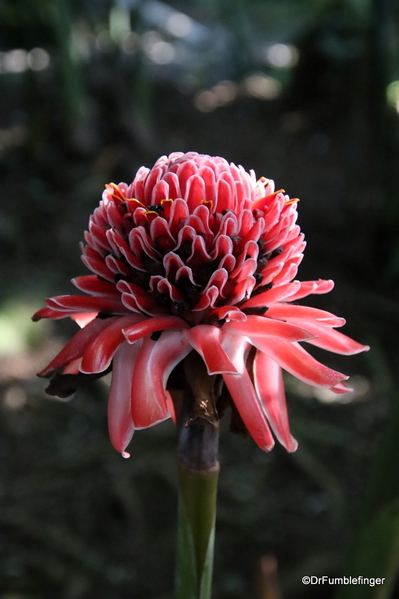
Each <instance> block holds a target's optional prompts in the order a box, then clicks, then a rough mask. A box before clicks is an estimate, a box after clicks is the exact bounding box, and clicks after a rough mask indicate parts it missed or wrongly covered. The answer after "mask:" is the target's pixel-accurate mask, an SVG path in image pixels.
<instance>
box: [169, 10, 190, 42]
mask: <svg viewBox="0 0 399 599" xmlns="http://www.w3.org/2000/svg"><path fill="white" fill-rule="evenodd" d="M165 27H166V29H167V30H168V31H169V33H171V34H172V35H175V36H176V37H186V36H188V35H189V34H190V32H191V29H192V21H191V19H190V17H188V16H187V15H185V14H183V13H182V12H177V13H174V14H172V15H171V16H170V17H169V18H168V19H167V21H166V25H165Z"/></svg>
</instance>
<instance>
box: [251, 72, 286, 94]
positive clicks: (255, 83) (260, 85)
mask: <svg viewBox="0 0 399 599" xmlns="http://www.w3.org/2000/svg"><path fill="white" fill-rule="evenodd" d="M244 89H245V91H246V93H247V94H248V95H249V96H252V97H254V98H258V99H259V100H274V99H275V98H278V96H279V95H280V93H281V84H280V82H279V81H277V79H274V77H269V76H268V75H265V74H264V73H254V74H253V75H250V76H249V77H247V78H246V79H245V81H244Z"/></svg>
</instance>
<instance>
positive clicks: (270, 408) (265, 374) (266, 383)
mask: <svg viewBox="0 0 399 599" xmlns="http://www.w3.org/2000/svg"><path fill="white" fill-rule="evenodd" d="M253 373H254V382H255V389H256V392H257V394H258V397H259V398H260V400H261V402H262V406H263V409H264V410H265V413H266V416H267V419H268V421H269V423H270V426H271V427H272V430H273V432H274V434H275V435H276V437H277V439H278V440H279V441H280V443H281V444H282V445H283V446H284V447H285V448H286V449H287V451H295V450H296V448H297V447H298V443H297V442H296V441H295V439H294V438H293V437H292V436H291V433H290V425H289V421H288V414H287V405H286V401H285V392H284V381H283V375H282V372H281V368H280V366H279V365H278V364H277V362H275V361H274V360H272V359H271V358H270V357H269V356H267V355H266V354H264V353H263V352H261V351H257V352H256V355H255V359H254V365H253Z"/></svg>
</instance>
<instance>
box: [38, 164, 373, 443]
mask: <svg viewBox="0 0 399 599" xmlns="http://www.w3.org/2000/svg"><path fill="white" fill-rule="evenodd" d="M296 218H297V200H296V199H294V200H292V199H290V198H289V197H288V196H287V195H286V194H285V192H284V190H279V191H275V189H274V183H273V181H270V180H268V179H265V178H261V179H259V180H256V178H255V174H254V172H253V171H251V172H250V173H247V172H246V171H245V170H244V169H243V168H242V167H241V166H238V167H237V166H236V165H234V164H229V163H228V162H227V161H226V160H224V159H223V158H220V157H210V156H206V155H200V154H197V153H195V152H190V153H187V154H183V153H173V154H171V155H170V156H168V157H166V156H163V157H162V158H160V159H159V160H158V161H157V162H156V163H155V165H154V167H153V168H152V169H148V168H144V167H142V168H140V169H139V171H138V172H137V174H136V177H135V179H134V181H133V182H132V184H131V185H127V184H125V183H120V184H119V185H115V184H113V183H112V184H110V185H107V186H106V189H105V191H104V193H103V199H102V201H101V203H100V205H99V207H98V208H96V209H95V211H94V213H93V215H92V216H91V218H90V223H89V232H86V233H85V243H86V245H84V247H83V256H82V260H83V262H84V264H85V265H86V266H87V268H88V269H89V270H91V271H92V273H94V274H92V275H88V276H81V277H77V278H76V279H74V280H73V281H72V282H73V284H74V285H75V286H76V287H77V288H78V289H79V290H80V291H82V292H84V293H86V294H87V295H62V296H57V297H53V298H50V299H48V300H46V308H43V309H42V310H39V311H38V312H37V313H36V314H35V315H34V317H33V318H34V320H39V319H40V318H53V319H59V318H65V317H71V318H73V319H74V320H76V321H77V322H78V324H80V325H81V326H82V327H83V328H82V329H81V330H80V331H79V332H78V333H76V334H75V336H74V337H73V338H72V339H71V340H70V341H69V342H68V343H67V345H66V346H65V347H64V348H63V350H62V351H61V352H60V353H59V354H58V355H57V356H56V357H55V358H54V360H53V361H52V362H51V363H50V364H49V365H48V366H47V367H46V368H45V369H44V370H43V371H42V372H40V373H39V376H42V377H52V381H51V383H50V387H49V389H48V392H49V393H50V394H56V395H60V396H67V395H69V394H71V393H72V392H73V391H74V390H75V389H76V387H77V386H78V385H80V384H81V383H82V382H84V380H85V379H88V380H90V379H92V378H96V377H99V376H102V375H103V374H105V373H107V372H108V371H109V370H110V369H111V367H112V382H111V388H110V394H109V403H108V422H109V431H110V437H111V441H112V443H113V445H114V447H115V448H116V449H117V450H118V451H120V452H122V454H124V455H128V454H125V452H124V450H125V448H126V447H127V445H128V443H129V442H130V440H131V438H132V435H133V432H134V430H135V429H142V428H146V427H149V426H152V425H154V424H157V423H158V422H161V421H163V420H165V419H166V418H168V417H170V416H171V415H172V416H174V407H173V401H172V397H171V392H170V389H169V387H168V379H169V376H170V375H171V373H172V371H173V370H174V369H175V368H176V367H177V366H178V364H179V363H180V362H182V361H183V360H184V358H185V357H186V356H187V355H188V354H189V353H190V352H192V351H193V350H195V351H196V352H197V353H198V354H199V355H200V356H201V358H202V360H203V361H204V363H205V365H206V368H207V371H208V374H209V375H220V376H221V377H222V378H223V382H224V391H223V392H222V398H223V402H221V403H224V404H226V398H227V402H229V403H230V405H231V407H232V409H233V411H234V414H235V417H236V419H237V413H238V415H239V416H238V421H239V423H240V425H241V428H243V429H247V430H248V431H249V433H250V434H251V435H252V437H253V439H254V440H255V441H256V443H257V444H258V445H259V446H260V447H261V448H262V449H264V450H266V451H269V450H270V449H271V448H272V447H273V445H274V437H273V434H272V432H273V433H274V436H275V437H276V438H277V439H278V440H279V441H280V443H281V444H282V445H283V446H284V447H285V448H286V449H287V450H288V451H294V450H295V449H296V447H297V443H296V441H295V439H294V438H293V437H292V436H291V433H290V428H289V422H288V416H287V408H286V401H285V393H284V385H283V378H282V369H284V370H286V371H288V372H290V373H291V374H292V375H294V376H295V377H297V378H298V379H300V380H301V381H304V382H306V383H308V384H310V385H314V386H316V387H328V388H331V389H332V390H333V391H335V392H336V393H344V392H346V391H350V389H348V388H347V387H345V385H344V383H343V381H345V380H346V379H347V378H348V377H347V376H345V375H344V374H341V373H340V372H336V371H334V370H332V369H331V368H328V367H327V366H324V365H323V364H321V363H320V362H318V361H317V360H316V359H315V358H313V357H312V356H311V355H310V354H309V353H308V352H307V351H306V350H305V349H304V348H303V346H302V345H301V344H300V343H301V342H306V343H309V344H311V345H316V346H318V347H321V348H324V349H327V350H329V351H332V352H336V353H339V354H356V353H358V352H361V351H365V350H367V349H368V347H367V346H364V345H360V344H359V343H357V342H356V341H353V340H352V339H350V338H349V337H347V336H345V335H343V334H342V333H340V332H338V331H336V330H335V327H341V326H342V325H344V324H345V321H344V319H342V318H338V317H336V316H334V315H333V314H331V313H329V312H326V311H324V310H319V309H316V308H310V307H307V306H303V305H298V304H296V303H294V302H295V301H296V300H299V299H301V298H303V297H306V296H307V295H310V294H321V293H327V292H329V291H330V290H331V289H332V288H333V285H334V283H333V281H326V280H318V281H304V282H300V281H297V280H294V278H295V276H296V273H297V269H298V265H299V263H300V262H301V260H302V257H303V250H304V248H305V242H304V236H303V234H302V233H301V232H300V228H299V226H298V225H296V224H295V223H296ZM176 376H177V375H176ZM176 376H175V378H176ZM171 378H172V377H171ZM172 394H173V392H172ZM223 407H224V406H222V405H220V406H219V405H218V404H217V405H216V406H215V411H214V413H215V415H216V416H215V417H216V418H217V417H218V416H217V410H218V408H220V410H219V411H221V410H223ZM242 425H244V426H242ZM271 431H272V432H271Z"/></svg>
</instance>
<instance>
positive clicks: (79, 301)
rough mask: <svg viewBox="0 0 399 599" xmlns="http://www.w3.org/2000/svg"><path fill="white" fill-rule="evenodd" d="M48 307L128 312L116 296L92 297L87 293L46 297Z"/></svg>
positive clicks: (77, 310) (76, 310)
mask: <svg viewBox="0 0 399 599" xmlns="http://www.w3.org/2000/svg"><path fill="white" fill-rule="evenodd" d="M46 304H47V307H48V308H52V309H53V310H58V311H59V312H70V311H73V312H79V313H83V312H115V313H116V314H126V308H125V307H124V306H123V304H122V302H121V301H120V300H118V299H115V298H108V297H91V296H87V295H58V296H56V297H51V298H49V299H46Z"/></svg>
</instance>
